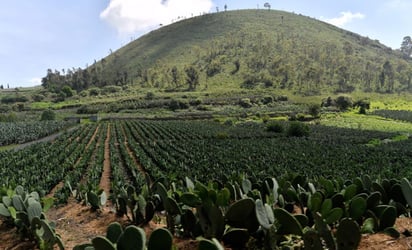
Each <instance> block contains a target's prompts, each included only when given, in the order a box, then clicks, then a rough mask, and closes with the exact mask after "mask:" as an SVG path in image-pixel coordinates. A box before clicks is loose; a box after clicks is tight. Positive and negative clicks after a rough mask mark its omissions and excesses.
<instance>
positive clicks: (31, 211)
mask: <svg viewBox="0 0 412 250" xmlns="http://www.w3.org/2000/svg"><path fill="white" fill-rule="evenodd" d="M29 200H30V202H29V205H28V207H27V216H28V217H29V221H30V222H31V221H32V220H33V218H35V217H38V218H40V217H41V213H42V208H41V204H40V202H38V201H35V200H31V199H30V198H29Z"/></svg>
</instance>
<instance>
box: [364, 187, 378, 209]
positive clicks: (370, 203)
mask: <svg viewBox="0 0 412 250" xmlns="http://www.w3.org/2000/svg"><path fill="white" fill-rule="evenodd" d="M381 198H382V194H381V193H380V192H377V191H375V192H373V193H371V194H370V195H369V196H368V198H367V199H366V207H367V208H368V209H373V208H375V207H376V206H378V205H379V203H380V201H381Z"/></svg>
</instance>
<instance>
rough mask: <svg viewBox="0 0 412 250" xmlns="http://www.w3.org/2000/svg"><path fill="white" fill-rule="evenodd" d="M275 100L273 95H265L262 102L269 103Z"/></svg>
mask: <svg viewBox="0 0 412 250" xmlns="http://www.w3.org/2000/svg"><path fill="white" fill-rule="evenodd" d="M272 102H273V96H270V95H269V96H265V97H263V98H262V103H263V104H265V105H266V104H269V103H272Z"/></svg>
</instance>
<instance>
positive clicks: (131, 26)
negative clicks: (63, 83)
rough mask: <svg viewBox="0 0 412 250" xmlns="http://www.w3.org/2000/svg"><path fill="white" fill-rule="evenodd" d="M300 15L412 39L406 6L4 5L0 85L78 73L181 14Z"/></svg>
mask: <svg viewBox="0 0 412 250" xmlns="http://www.w3.org/2000/svg"><path fill="white" fill-rule="evenodd" d="M265 2H269V3H270V4H271V6H272V9H279V10H285V11H290V12H295V13H301V14H303V15H306V16H310V17H314V18H317V19H320V20H324V21H327V22H330V23H332V24H334V25H337V26H339V27H342V28H344V29H347V30H351V31H353V32H356V33H359V34H361V35H364V36H368V37H370V38H372V39H378V40H379V41H381V42H382V43H384V44H385V45H387V46H390V47H392V48H394V49H397V48H399V47H400V43H401V42H402V39H403V37H404V36H407V35H409V36H412V28H411V23H412V22H411V18H410V16H412V15H411V12H412V1H411V0H361V1H360V0H340V1H338V0H287V1H270V0H266V1H255V0H146V1H144V0H59V1H56V0H38V1H28V0H4V1H1V8H0V85H3V86H5V87H6V86H7V85H9V87H10V88H12V87H20V86H33V85H38V84H40V79H41V78H42V77H43V76H45V74H46V71H47V69H48V68H51V69H58V70H60V71H61V69H63V68H64V69H67V68H73V67H75V68H78V67H81V68H84V67H85V66H86V65H87V64H91V63H93V61H94V60H99V59H101V58H102V57H104V56H106V55H108V53H109V51H110V50H113V51H114V50H116V49H118V48H120V47H121V46H123V45H125V44H126V43H128V42H129V41H130V40H131V39H135V38H138V37H139V36H141V35H142V34H144V33H146V32H148V31H150V30H152V29H156V28H158V27H159V24H163V25H166V24H169V23H170V22H171V21H172V20H174V19H176V18H177V17H179V16H187V17H189V16H191V15H192V14H194V15H197V14H200V13H205V12H215V11H216V8H219V9H220V10H223V7H224V5H225V4H227V6H228V9H229V10H233V9H252V8H263V5H264V3H265Z"/></svg>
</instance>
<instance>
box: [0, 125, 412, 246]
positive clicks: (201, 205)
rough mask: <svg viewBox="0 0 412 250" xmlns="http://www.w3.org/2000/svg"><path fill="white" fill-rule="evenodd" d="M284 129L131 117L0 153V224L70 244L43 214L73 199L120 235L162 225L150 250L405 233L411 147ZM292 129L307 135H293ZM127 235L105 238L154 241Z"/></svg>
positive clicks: (370, 134) (335, 131)
mask: <svg viewBox="0 0 412 250" xmlns="http://www.w3.org/2000/svg"><path fill="white" fill-rule="evenodd" d="M277 125H278V126H281V127H282V128H283V129H282V130H277V131H270V129H268V127H269V126H267V125H266V124H264V123H260V122H252V121H248V122H237V123H232V124H228V123H224V124H222V123H219V122H216V121H178V120H169V121H156V120H136V119H123V120H106V121H102V122H99V123H91V124H87V125H81V126H79V127H77V128H76V129H73V130H70V131H66V132H64V133H63V134H62V135H60V136H59V137H58V138H56V139H55V140H53V141H50V142H42V143H37V144H34V145H31V146H28V147H26V148H24V149H21V150H19V151H17V152H13V151H3V152H1V153H0V154H1V157H0V175H1V176H2V179H1V182H0V186H1V187H2V189H1V195H2V196H3V199H2V203H0V216H1V218H2V219H3V220H6V221H8V223H9V224H10V225H15V227H16V228H17V232H19V233H20V235H22V236H23V237H28V238H33V239H37V242H39V244H43V245H44V246H49V247H51V246H53V245H56V244H58V245H60V244H64V240H62V238H61V236H59V234H63V235H64V234H65V232H59V231H58V227H57V229H54V226H53V225H54V224H53V223H51V222H50V221H49V220H48V219H47V217H46V214H47V213H46V214H44V213H41V211H42V210H43V211H46V210H45V209H44V208H49V207H50V206H51V204H52V203H51V202H53V201H54V204H55V205H58V206H63V207H64V206H71V205H70V204H71V203H72V202H73V201H76V200H77V202H83V203H84V205H85V206H86V207H89V209H91V211H95V210H98V211H100V210H102V211H103V210H104V208H105V206H107V204H106V203H107V202H108V204H110V205H109V206H110V207H112V208H113V209H114V210H115V211H116V215H117V216H118V217H117V220H119V221H121V222H122V221H123V222H122V223H125V222H126V224H124V225H128V224H133V225H135V226H144V225H146V224H147V223H149V222H150V221H152V220H155V221H156V220H158V219H156V218H159V216H161V217H160V220H164V223H165V226H166V227H167V230H166V231H164V230H163V231H161V230H162V229H155V230H154V231H153V235H154V236H153V237H154V238H153V239H152V240H150V238H148V243H147V244H148V246H149V249H158V248H153V247H150V246H152V245H153V244H155V243H153V242H155V241H164V240H165V239H170V240H166V242H171V239H172V238H171V237H172V236H174V237H178V238H183V239H188V238H189V239H190V238H193V239H194V238H196V237H198V236H203V237H205V239H204V240H201V241H199V242H198V243H196V244H198V247H199V249H214V248H216V249H219V248H218V247H219V244H225V246H227V247H231V248H233V249H239V248H240V249H241V248H244V247H246V248H247V249H267V248H270V249H274V248H276V247H280V246H289V247H295V248H296V247H299V246H300V247H302V246H303V245H305V247H307V246H309V245H310V246H312V248H309V249H319V247H322V246H323V247H328V248H330V249H335V248H337V249H344V248H341V246H340V244H355V245H358V244H359V240H360V233H361V232H362V233H375V232H385V233H386V234H389V235H391V236H392V237H395V238H396V237H399V236H400V233H403V232H402V231H398V230H396V229H395V228H394V227H393V226H394V223H395V219H396V218H397V217H398V216H409V213H410V208H411V207H412V204H411V203H410V200H411V199H412V196H411V193H410V192H412V188H411V187H410V184H409V182H408V181H407V179H411V178H412V172H411V170H410V169H412V168H411V167H412V166H411V162H412V155H411V154H410V152H409V151H410V150H409V149H410V148H411V146H412V145H411V143H412V142H411V140H410V139H408V138H407V137H406V138H404V139H403V140H393V141H391V142H388V143H375V144H373V143H371V142H373V141H375V142H376V141H385V140H388V139H391V138H395V137H397V136H399V134H397V133H389V132H379V131H373V130H358V129H347V128H338V127H331V126H323V125H306V124H302V123H301V122H285V121H284V122H277ZM293 127H298V128H300V127H301V128H300V129H303V130H305V131H308V134H291V133H289V132H288V131H289V130H290V129H291V128H293ZM294 129H296V128H294ZM10 169H13V171H10ZM359 176H361V178H360V177H359ZM400 176H402V177H406V178H405V179H401V178H400ZM24 190H29V192H27V191H24ZM32 191H34V192H32ZM59 204H61V205H59ZM65 204H67V205H65ZM33 207H34V208H33ZM35 211H37V212H35ZM161 211H163V212H162V214H163V215H159V214H158V213H160V212H161ZM296 211H301V212H298V214H295V213H296ZM92 213H93V212H92ZM94 213H95V212H94ZM25 216H28V217H25ZM23 218H26V219H23ZM22 220H23V221H28V222H27V224H24V223H23V224H22V222H23V221H22ZM106 226H109V223H107V225H106ZM122 227H125V226H121V224H111V225H110V226H109V227H108V228H107V230H109V231H111V230H114V229H111V228H117V229H116V230H115V231H117V232H118V235H122V234H131V235H134V236H133V238H139V239H141V242H144V241H145V239H146V237H150V236H146V235H145V233H142V231H141V229H140V228H139V227H134V226H129V227H127V228H126V229H122ZM35 228H39V229H40V228H42V230H43V231H44V230H48V231H50V234H47V235H45V234H42V233H39V232H40V231H36V229H35ZM104 228H106V227H104ZM56 230H57V231H56ZM123 230H125V231H124V232H123ZM43 231H42V232H43ZM109 231H108V232H109ZM335 231H336V232H335ZM126 232H127V233H126ZM348 232H350V237H349V236H348V234H349V233H348ZM354 232H358V233H354ZM56 233H57V234H56ZM50 235H51V236H50ZM101 235H104V233H101ZM286 236H287V237H286ZM93 237H96V235H94V236H93ZM107 237H108V238H109V239H106V238H104V237H100V236H99V237H97V238H94V239H93V240H92V243H88V244H92V245H93V246H94V247H95V249H103V248H100V247H98V246H99V244H108V245H110V246H112V247H113V249H115V248H114V247H115V245H116V244H115V243H116V241H117V247H118V248H119V246H120V245H121V244H125V243H120V241H121V240H120V238H110V237H109V236H107ZM119 237H120V236H119ZM124 237H126V236H124ZM156 237H160V238H159V239H158V240H154V239H156ZM63 238H64V237H63ZM121 238H122V237H121ZM206 239H217V241H216V240H212V241H210V240H206ZM42 242H43V243H42ZM86 242H87V240H85V242H77V243H76V244H79V243H86ZM101 242H104V243H101ZM125 242H127V240H125ZM217 242H221V243H217ZM47 244H49V245H47ZM72 244H73V243H72ZM140 244H143V245H145V243H140ZM170 244H171V243H170ZM204 245H205V246H204ZM39 246H41V245H39ZM85 247H86V245H83V246H78V247H77V248H76V249H85ZM167 247H169V246H167ZM204 247H206V248H204ZM212 247H213V248H212ZM43 249H49V248H47V247H44V248H43ZM110 249H112V248H110ZM119 249H120V248H119Z"/></svg>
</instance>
